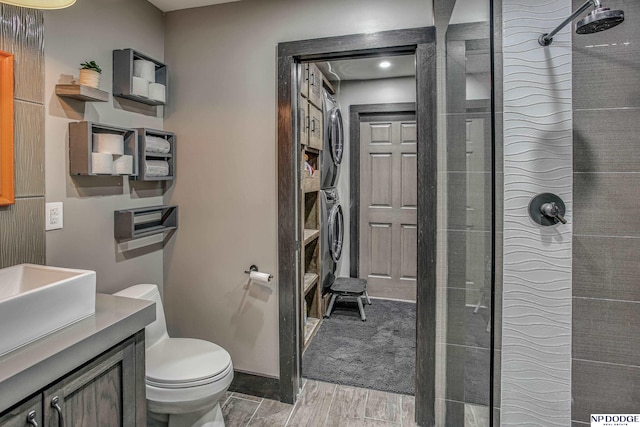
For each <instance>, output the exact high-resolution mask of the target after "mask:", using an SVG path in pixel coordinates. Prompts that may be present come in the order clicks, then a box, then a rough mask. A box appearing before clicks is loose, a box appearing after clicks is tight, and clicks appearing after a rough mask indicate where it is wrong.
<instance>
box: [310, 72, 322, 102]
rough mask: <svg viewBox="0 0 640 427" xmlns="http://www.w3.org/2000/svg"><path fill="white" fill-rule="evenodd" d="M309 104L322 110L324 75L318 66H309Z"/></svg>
mask: <svg viewBox="0 0 640 427" xmlns="http://www.w3.org/2000/svg"><path fill="white" fill-rule="evenodd" d="M309 102H310V103H312V104H313V105H315V106H316V107H318V108H320V109H322V73H321V72H320V69H319V68H318V66H317V65H316V64H309Z"/></svg>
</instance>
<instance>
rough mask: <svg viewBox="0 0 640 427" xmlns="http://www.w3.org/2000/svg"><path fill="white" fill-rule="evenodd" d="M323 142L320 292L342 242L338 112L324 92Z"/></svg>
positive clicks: (332, 270)
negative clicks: (338, 187)
mask: <svg viewBox="0 0 640 427" xmlns="http://www.w3.org/2000/svg"><path fill="white" fill-rule="evenodd" d="M322 115H323V121H324V138H323V139H324V141H323V147H322V148H323V149H322V158H321V164H320V185H321V191H320V193H321V194H320V198H321V207H320V213H321V226H322V230H321V239H322V245H321V248H322V266H321V273H320V274H321V278H320V280H321V283H322V290H323V293H324V292H325V291H326V289H328V288H329V287H331V285H332V284H333V280H334V279H335V273H336V270H337V268H338V262H339V261H340V257H341V255H342V245H343V241H344V217H343V214H342V206H341V205H340V199H339V197H338V189H337V185H338V178H339V176H340V164H341V163H342V154H343V150H344V131H343V127H342V113H340V108H339V106H338V102H337V101H336V99H335V97H334V96H333V95H331V94H330V93H329V92H328V91H327V90H326V89H323V94H322Z"/></svg>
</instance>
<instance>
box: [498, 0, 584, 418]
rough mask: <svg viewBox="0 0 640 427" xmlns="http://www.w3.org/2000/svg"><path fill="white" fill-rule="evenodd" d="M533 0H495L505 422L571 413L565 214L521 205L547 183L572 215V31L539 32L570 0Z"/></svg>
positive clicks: (568, 230) (568, 248) (567, 228)
mask: <svg viewBox="0 0 640 427" xmlns="http://www.w3.org/2000/svg"><path fill="white" fill-rule="evenodd" d="M531 3H534V2H531ZM541 3H543V4H525V2H524V1H523V0H519V1H516V0H504V2H503V25H504V28H503V46H504V58H503V59H504V68H503V70H504V117H503V122H504V247H503V250H504V261H503V274H504V285H503V286H504V290H503V313H502V360H501V370H502V412H501V418H500V421H501V425H503V426H526V425H544V426H567V425H569V424H570V423H571V309H572V300H571V296H572V295H571V293H572V292H571V239H572V236H571V234H572V229H571V223H569V224H568V225H564V226H559V227H541V226H539V225H537V224H536V223H534V222H533V221H532V220H531V218H529V215H528V205H529V202H530V200H531V198H532V197H534V196H535V195H536V194H538V193H543V192H551V193H556V194H558V195H560V196H561V197H562V198H563V199H564V200H565V203H566V205H567V214H566V217H567V219H568V220H569V221H571V219H572V215H571V212H572V205H573V204H572V201H573V194H572V179H573V176H572V175H573V174H572V163H573V153H572V150H573V148H572V136H573V135H572V124H573V123H572V120H573V119H572V111H571V110H572V88H571V85H572V75H571V71H572V70H571V67H572V64H571V60H572V56H571V46H570V40H571V37H570V33H569V30H568V29H566V30H564V31H563V32H561V33H560V34H558V35H557V36H556V37H555V39H554V43H553V44H552V45H551V46H549V47H547V48H543V47H541V46H539V45H538V41H537V39H538V36H539V35H540V34H541V33H544V32H548V31H549V30H550V29H551V28H550V27H553V25H554V22H556V21H557V22H560V21H562V19H564V17H566V16H567V15H569V14H570V13H571V1H570V0H550V1H545V2H541Z"/></svg>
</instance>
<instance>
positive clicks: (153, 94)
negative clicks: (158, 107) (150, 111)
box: [149, 83, 167, 102]
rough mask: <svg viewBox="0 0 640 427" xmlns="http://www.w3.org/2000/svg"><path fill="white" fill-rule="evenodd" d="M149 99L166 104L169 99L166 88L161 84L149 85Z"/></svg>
mask: <svg viewBox="0 0 640 427" xmlns="http://www.w3.org/2000/svg"><path fill="white" fill-rule="evenodd" d="M149 98H151V99H155V100H156V101H160V102H164V101H165V100H166V99H167V94H166V89H165V86H164V85H163V84H160V83H149Z"/></svg>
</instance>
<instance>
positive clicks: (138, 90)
mask: <svg viewBox="0 0 640 427" xmlns="http://www.w3.org/2000/svg"><path fill="white" fill-rule="evenodd" d="M131 78H132V79H133V80H132V81H133V87H132V88H131V93H133V94H134V95H138V96H144V97H145V98H148V97H149V82H148V81H146V80H145V79H143V78H142V77H135V76H134V77H131Z"/></svg>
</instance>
